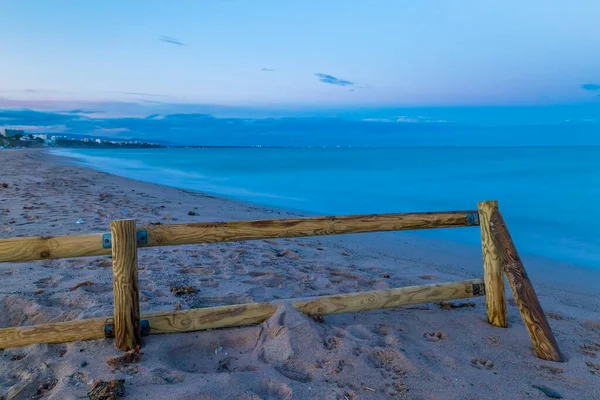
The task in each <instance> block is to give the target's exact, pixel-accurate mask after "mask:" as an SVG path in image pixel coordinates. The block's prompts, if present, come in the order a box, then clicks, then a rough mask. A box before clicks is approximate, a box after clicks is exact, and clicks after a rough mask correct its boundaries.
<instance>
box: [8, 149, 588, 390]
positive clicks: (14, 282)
mask: <svg viewBox="0 0 600 400" xmlns="http://www.w3.org/2000/svg"><path fill="white" fill-rule="evenodd" d="M0 157H3V160H2V161H3V162H4V163H5V165H6V166H8V167H9V170H11V171H12V173H11V174H8V175H7V176H4V177H2V178H0V182H6V183H7V184H8V185H9V186H8V189H5V190H4V191H2V190H3V189H0V193H1V194H2V195H3V197H2V198H0V238H8V237H16V236H42V235H59V234H60V235H63V234H80V233H91V232H94V233H97V232H106V231H107V230H108V229H109V221H110V220H111V219H122V218H135V219H136V220H137V221H138V223H139V224H147V223H150V222H161V223H184V222H201V221H203V222H207V221H221V220H229V221H230V220H242V219H262V218H286V217H292V216H301V215H299V214H298V213H294V212H290V211H286V210H280V209H275V208H272V207H262V206H258V205H254V204H249V203H245V202H241V201H237V200H230V199H225V198H219V197H215V196H210V195H206V194H202V193H199V192H192V191H189V190H184V189H176V188H172V187H167V186H160V185H156V184H152V183H146V182H140V181H135V180H131V179H128V178H122V177H118V176H115V175H110V174H107V173H104V172H99V171H95V170H92V169H88V168H85V167H82V166H76V165H72V164H69V163H68V160H67V159H60V158H59V157H58V156H55V155H51V154H47V153H46V152H44V151H38V150H34V151H23V150H19V151H9V152H4V151H3V152H2V153H1V154H0ZM24 207H27V208H25V209H24ZM29 207H32V208H29ZM5 210H8V211H5ZM189 211H194V212H197V215H196V216H189V215H188V212H189ZM79 218H82V219H84V220H85V223H84V224H76V223H75V222H76V221H77V220H78V219H79ZM10 219H14V221H15V223H12V224H11V223H9V220H10ZM471 229H473V231H474V234H477V235H478V234H479V233H478V229H475V228H471ZM516 245H517V247H518V243H516ZM480 251H481V250H480V248H477V249H475V248H472V246H468V245H464V246H461V245H458V244H455V243H447V242H443V241H440V240H431V239H426V238H422V237H415V236H413V235H410V234H406V233H403V232H399V233H393V234H388V233H384V234H381V233H376V234H357V235H340V236H329V237H314V238H296V239H279V240H264V241H262V240H261V241H253V242H232V243H219V244H215V245H212V244H211V245H205V246H177V247H165V248H148V249H143V250H141V251H140V253H139V264H140V271H139V274H140V276H139V279H140V296H141V308H142V312H143V313H145V312H158V311H169V310H174V309H176V308H179V309H188V308H197V307H207V306H213V305H225V304H239V303H245V302H258V301H265V300H278V299H281V300H284V299H287V298H294V297H302V296H313V295H322V294H336V293H346V292H353V291H364V290H373V289H384V288H389V287H402V286H410V285H415V284H421V285H422V284H428V283H441V282H446V281H457V280H462V279H470V278H480V277H481V276H482V275H483V271H482V264H481V253H480ZM524 262H525V267H526V268H527V270H528V272H529V274H530V277H531V280H532V283H533V286H534V288H535V289H536V292H537V293H538V296H539V297H540V302H541V304H542V307H543V308H544V311H545V312H546V314H547V315H550V314H552V315H554V316H555V317H551V318H550V319H549V322H550V324H551V327H552V329H553V331H554V333H555V335H556V337H557V340H558V343H559V346H560V347H561V350H562V351H563V353H564V354H565V355H566V357H567V362H565V363H560V364H559V363H549V362H544V361H542V360H539V359H537V358H535V356H534V355H533V354H532V351H531V342H530V340H529V338H528V336H527V333H526V331H525V329H524V326H523V323H522V321H521V320H520V315H519V313H518V310H517V309H516V307H515V306H514V305H512V304H509V306H508V308H509V310H508V312H509V322H510V326H509V328H507V329H499V328H494V327H491V326H490V325H488V324H487V322H486V321H485V305H484V303H485V301H484V300H483V298H474V299H472V300H473V301H472V304H473V305H472V306H469V307H465V308H460V309H456V310H444V309H440V308H439V307H438V306H436V305H435V304H428V305H423V306H418V307H404V308H399V309H389V310H378V311H370V312H361V313H354V314H340V315H336V316H328V317H325V323H323V324H319V323H316V322H315V321H312V320H311V319H310V318H305V317H303V316H301V315H296V314H294V313H293V312H291V311H289V310H283V311H282V314H281V315H279V316H278V318H277V319H272V320H269V321H267V322H266V323H264V324H262V325H261V326H256V327H246V328H232V329H225V330H218V331H204V332H193V333H187V334H170V335H158V336H151V337H149V338H145V340H144V348H143V349H142V350H143V353H144V356H143V358H142V362H141V363H139V364H132V365H130V366H128V367H127V368H125V369H122V370H117V371H114V370H111V368H109V367H108V366H107V365H106V363H105V362H104V360H105V359H106V358H108V357H110V356H114V355H119V352H118V351H117V350H116V349H115V348H114V345H113V344H112V342H111V341H110V340H97V341H89V342H74V343H68V344H64V345H34V346H28V347H26V348H17V349H8V350H5V351H3V352H0V395H3V394H5V392H6V393H8V391H9V390H12V388H14V387H15V385H18V384H19V382H20V381H23V382H26V383H27V385H28V386H27V389H26V390H24V391H23V392H22V393H23V395H24V396H30V395H31V394H34V393H35V391H36V389H37V388H38V387H39V385H40V384H41V383H43V382H44V381H45V380H46V379H55V380H56V381H57V383H56V386H55V387H54V388H53V389H52V390H51V391H49V393H48V395H47V397H48V398H52V399H61V398H72V397H79V396H82V395H85V393H86V392H87V390H89V389H88V387H89V383H88V382H89V381H90V380H92V379H97V378H102V379H111V378H114V377H117V378H123V379H125V380H126V391H127V394H128V397H131V398H141V397H144V396H150V397H156V396H158V397H160V396H163V397H164V396H169V397H170V398H177V399H185V398H203V399H220V398H230V399H251V400H254V399H258V398H269V397H273V398H284V399H303V398H314V396H315V395H314V394H315V393H320V394H322V395H323V396H322V397H321V398H324V399H340V398H341V399H343V398H344V397H343V396H346V397H348V398H355V399H377V398H382V397H389V398H392V397H394V398H405V399H434V398H442V397H443V398H457V399H458V398H461V399H462V398H465V399H471V398H473V399H474V398H476V396H474V393H473V390H474V388H475V387H477V395H478V396H483V397H485V398H490V399H491V398H507V397H508V398H525V397H531V398H544V396H545V395H543V394H542V393H540V392H539V391H537V389H535V388H532V385H533V384H535V385H542V386H548V387H551V388H553V389H554V390H556V391H558V392H559V393H561V394H563V395H564V396H565V397H567V398H570V397H571V396H572V395H578V396H579V397H581V398H593V396H594V395H595V393H596V392H595V388H597V385H598V384H599V381H598V379H599V378H598V376H594V375H593V374H592V372H590V371H591V370H590V369H589V368H588V367H587V366H586V365H587V364H586V361H588V362H597V360H595V359H593V358H589V356H586V355H585V353H582V352H581V346H585V345H589V344H593V343H596V342H599V341H600V328H597V327H596V325H593V324H598V323H599V322H600V309H599V305H598V300H597V299H598V291H599V288H598V287H597V286H598V285H595V284H594V283H595V282H599V281H600V280H597V279H596V278H597V277H598V276H600V275H595V272H596V271H594V270H585V269H580V268H568V267H566V266H564V265H560V264H556V265H554V264H552V265H551V264H550V263H548V262H547V261H546V260H534V259H530V258H529V257H524ZM110 265H111V263H110V258H109V257H92V258H85V259H72V260H45V261H40V262H35V263H3V264H0V277H1V278H2V282H3V284H2V287H1V290H0V327H2V328H4V327H10V326H24V325H35V324H41V323H45V322H53V321H64V320H71V319H81V318H93V317H102V316H106V315H109V314H110V313H111V312H112V276H111V274H110ZM567 268H568V269H567ZM385 276H389V277H387V278H386V277H385ZM86 281H89V282H91V283H89V284H86V285H83V286H80V287H77V288H76V286H77V285H78V284H80V283H82V282H86ZM185 285H191V286H194V287H196V288H197V289H198V293H197V294H190V295H185V296H182V297H177V296H175V295H174V294H173V293H171V291H170V289H171V288H173V287H181V286H185ZM507 297H508V298H509V299H510V298H512V296H511V295H510V293H509V290H508V288H507ZM559 318H560V319H559ZM598 326H600V325H598ZM283 327H286V328H287V329H285V330H283V331H282V333H281V337H280V338H275V336H273V337H271V336H268V335H267V336H265V334H264V333H263V332H271V330H273V329H274V331H273V332H275V331H277V332H278V333H279V331H280V330H281V329H282V328H283ZM427 332H443V333H444V337H445V338H444V339H443V340H440V341H430V340H428V339H425V338H424V336H423V335H424V334H426V333H427ZM273 334H274V333H273ZM490 338H493V339H490ZM319 343H326V345H325V347H323V346H321V345H320V344H319ZM219 346H222V347H223V348H225V349H226V351H227V352H229V353H230V354H232V355H233V354H235V359H234V360H232V362H231V369H232V371H231V373H227V372H223V371H219V370H218V369H217V367H216V366H218V362H219V355H218V354H217V353H215V348H218V347H219ZM306 349H311V351H306ZM63 350H65V351H66V352H65V353H64V354H63V355H60V353H61V352H62V351H63ZM303 350H304V351H303ZM22 355H23V356H24V357H23V358H19V357H21V356H22ZM284 355H285V356H284ZM15 358H18V360H15ZM482 358H485V359H488V360H491V361H493V364H494V366H493V368H492V369H490V370H487V369H485V368H484V369H479V368H478V367H477V366H476V365H473V364H472V361H471V360H474V359H482ZM86 360H87V362H90V361H92V360H95V362H93V363H90V365H88V366H87V367H85V368H84V367H81V364H82V362H83V361H86ZM98 360H99V362H96V361H98ZM196 360H202V363H201V364H202V365H197V364H196ZM43 363H45V364H46V365H48V366H49V367H48V368H39V367H37V366H39V365H43ZM315 365H319V367H315ZM543 365H552V366H553V367H555V368H560V369H561V371H563V372H560V373H554V372H548V371H549V370H547V369H544V368H542V367H540V366H543ZM340 366H341V367H340ZM336 371H337V372H336ZM15 376H18V377H19V378H18V379H15V378H14V377H15ZM361 385H365V386H367V387H370V388H374V390H376V391H377V392H375V393H373V392H370V391H365V390H364V389H362V387H361ZM403 385H405V389H409V390H408V391H406V390H402V387H403ZM201 396H204V397H201ZM243 396H245V397H243ZM252 396H254V397H252ZM17 398H20V397H17Z"/></svg>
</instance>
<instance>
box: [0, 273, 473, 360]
mask: <svg viewBox="0 0 600 400" xmlns="http://www.w3.org/2000/svg"><path fill="white" fill-rule="evenodd" d="M482 283H483V281H482V280H470V281H464V282H451V283H444V284H437V285H423V286H411V287H405V288H397V289H390V290H374V291H369V292H362V293H347V294H340V295H334V296H320V297H312V298H307V299H294V300H287V301H286V302H289V303H291V304H292V306H293V307H295V308H296V309H298V310H299V311H301V312H304V313H306V314H309V315H314V314H319V315H328V314H339V313H348V312H357V311H365V310H375V309H379V308H388V307H400V306H407V305H413V304H419V303H428V302H434V301H444V300H455V299H462V298H469V297H474V294H473V289H472V286H473V285H474V284H482ZM278 304H279V302H271V303H267V302H265V303H249V304H239V305H232V306H221V307H208V308H197V309H192V310H181V311H171V312H160V313H153V314H145V315H142V317H141V318H142V319H145V320H148V321H149V323H150V334H161V333H175V332H191V331H199V330H204V329H216V328H228V327H234V326H242V325H251V324H258V323H261V322H263V321H265V320H267V319H268V318H269V317H271V315H273V313H274V312H275V311H276V310H277V307H278ZM109 318H112V317H106V318H95V319H88V320H81V321H70V322H59V323H54V324H45V325H38V326H32V327H19V328H6V329H0V349H6V348H10V347H18V346H28V345H30V344H35V343H65V342H73V341H77V340H90V339H101V338H103V337H104V325H105V323H106V321H107V319H109Z"/></svg>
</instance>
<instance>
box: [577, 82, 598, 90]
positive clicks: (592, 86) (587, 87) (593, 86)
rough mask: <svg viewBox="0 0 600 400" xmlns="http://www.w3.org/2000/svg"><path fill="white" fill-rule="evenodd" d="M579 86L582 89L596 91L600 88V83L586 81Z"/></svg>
mask: <svg viewBox="0 0 600 400" xmlns="http://www.w3.org/2000/svg"><path fill="white" fill-rule="evenodd" d="M581 88H582V89H583V90H589V91H596V90H600V85H596V84H594V83H586V84H583V85H581Z"/></svg>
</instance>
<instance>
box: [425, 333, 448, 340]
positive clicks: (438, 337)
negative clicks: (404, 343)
mask: <svg viewBox="0 0 600 400" xmlns="http://www.w3.org/2000/svg"><path fill="white" fill-rule="evenodd" d="M423 337H424V338H425V339H427V340H428V341H430V342H439V341H443V340H446V339H447V338H448V336H447V335H446V334H445V333H444V332H439V331H438V332H425V333H424V334H423Z"/></svg>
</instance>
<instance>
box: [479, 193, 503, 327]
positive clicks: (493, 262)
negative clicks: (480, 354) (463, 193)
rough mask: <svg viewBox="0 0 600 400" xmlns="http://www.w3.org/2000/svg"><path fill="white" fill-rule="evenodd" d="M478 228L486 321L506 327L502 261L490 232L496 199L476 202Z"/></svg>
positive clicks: (496, 205)
mask: <svg viewBox="0 0 600 400" xmlns="http://www.w3.org/2000/svg"><path fill="white" fill-rule="evenodd" d="M477 206H478V209H479V228H480V230H481V252H482V254H483V279H484V281H485V305H486V309H487V319H488V322H489V323H490V324H492V325H494V326H498V327H501V328H507V327H508V317H507V315H506V297H505V294H504V275H503V274H502V262H501V260H500V254H499V252H498V249H497V248H496V244H495V243H494V240H493V239H492V235H491V232H490V217H491V214H492V210H497V209H498V202H497V201H484V202H481V203H478V204H477Z"/></svg>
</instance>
